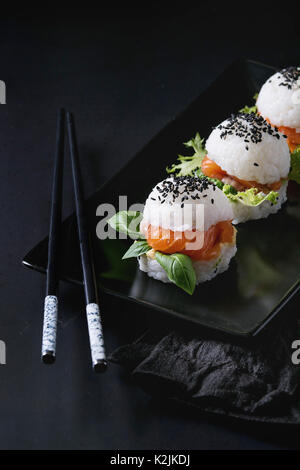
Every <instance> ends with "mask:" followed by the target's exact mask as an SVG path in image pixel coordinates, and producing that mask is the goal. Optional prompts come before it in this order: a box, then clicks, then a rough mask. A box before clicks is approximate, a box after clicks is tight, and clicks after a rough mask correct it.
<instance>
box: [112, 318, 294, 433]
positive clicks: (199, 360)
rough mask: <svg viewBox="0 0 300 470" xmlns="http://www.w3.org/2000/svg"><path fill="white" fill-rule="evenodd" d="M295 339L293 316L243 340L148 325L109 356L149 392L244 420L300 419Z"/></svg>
mask: <svg viewBox="0 0 300 470" xmlns="http://www.w3.org/2000/svg"><path fill="white" fill-rule="evenodd" d="M297 339H299V340H300V321H299V320H297V319H294V320H293V321H289V322H281V324H280V325H279V327H277V329H276V332H275V333H274V331H273V330H270V332H269V333H268V334H265V335H264V336H263V337H262V339H261V340H259V341H253V342H252V343H251V342H247V344H240V343H239V344H236V343H234V342H232V341H230V340H228V339H224V340H216V339H214V338H213V337H210V338H209V337H208V338H207V337H205V339H203V338H201V336H200V335H195V334H192V333H191V332H181V331H180V332H179V331H178V330H174V331H170V332H167V333H165V332H159V331H158V330H157V329H156V328H153V327H152V328H150V329H149V330H147V331H146V333H144V334H143V335H142V336H141V337H140V338H138V339H137V340H136V341H134V342H133V343H132V344H127V345H125V346H122V347H120V348H118V349H117V350H116V351H114V352H113V354H112V355H111V356H110V360H111V361H112V362H115V363H118V364H120V365H122V366H124V367H126V368H127V369H128V370H129V371H130V372H131V374H132V376H133V377H134V379H135V380H136V381H137V382H138V384H139V385H140V386H142V387H143V388H144V389H145V390H146V391H148V392H149V393H150V394H152V395H156V396H160V397H163V398H170V399H175V400H180V402H185V403H187V404H189V405H193V406H195V407H198V408H200V409H201V410H203V411H206V412H210V413H218V414H222V415H227V416H230V417H236V418H241V419H245V420H251V421H261V422H268V423H282V424H299V423H300V385H299V384H300V364H299V365H296V364H293V362H292V354H293V352H295V350H293V349H292V343H293V342H294V341H295V340H297ZM299 357H300V354H299Z"/></svg>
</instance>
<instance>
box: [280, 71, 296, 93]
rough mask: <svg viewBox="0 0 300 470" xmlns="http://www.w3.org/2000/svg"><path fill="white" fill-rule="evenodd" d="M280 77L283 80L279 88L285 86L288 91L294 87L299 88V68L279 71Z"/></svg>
mask: <svg viewBox="0 0 300 470" xmlns="http://www.w3.org/2000/svg"><path fill="white" fill-rule="evenodd" d="M280 75H281V76H282V78H283V80H282V82H280V83H279V86H285V87H287V88H288V89H289V90H291V89H292V88H294V87H295V85H296V86H297V85H298V87H299V82H298V80H299V79H300V67H287V68H285V69H283V70H281V71H280ZM280 78H281V77H280Z"/></svg>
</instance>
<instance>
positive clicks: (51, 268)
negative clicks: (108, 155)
mask: <svg viewBox="0 0 300 470" xmlns="http://www.w3.org/2000/svg"><path fill="white" fill-rule="evenodd" d="M64 131H65V111H64V110H63V109H60V110H59V112H58V116H57V130H56V148H55V158H54V173H53V183H52V200H51V215H50V231H49V242H48V264H47V281H46V296H45V303H44V323H43V340H42V360H43V362H45V363H46V364H52V363H53V362H54V361H55V355H56V330H57V308H58V298H57V290H58V263H59V244H60V227H61V212H62V190H63V165H64Z"/></svg>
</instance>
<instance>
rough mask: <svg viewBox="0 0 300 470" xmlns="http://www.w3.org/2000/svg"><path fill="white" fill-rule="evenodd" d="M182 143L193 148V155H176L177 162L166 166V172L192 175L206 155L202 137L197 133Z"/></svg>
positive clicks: (177, 174)
mask: <svg viewBox="0 0 300 470" xmlns="http://www.w3.org/2000/svg"><path fill="white" fill-rule="evenodd" d="M184 145H185V146H186V147H188V148H192V149H193V150H194V155H191V156H189V157H184V156H183V155H178V161H179V163H177V164H176V163H174V164H173V165H172V166H171V168H166V171H167V173H176V176H188V175H190V176H194V174H195V173H194V172H195V171H197V170H199V169H200V168H201V163H202V160H203V158H204V157H205V155H206V150H205V147H204V139H202V138H201V137H200V135H199V134H198V133H197V134H196V135H195V137H194V138H193V139H191V140H189V141H188V142H185V143H184Z"/></svg>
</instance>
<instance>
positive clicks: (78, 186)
mask: <svg viewBox="0 0 300 470" xmlns="http://www.w3.org/2000/svg"><path fill="white" fill-rule="evenodd" d="M67 126H68V133H69V144H70V154H71V161H72V173H73V184H74V193H75V205H76V216H77V226H78V235H79V244H80V255H81V265H82V272H83V282H84V292H85V300H86V315H87V323H88V330H89V338H90V347H91V356H92V364H93V368H94V370H95V371H96V372H103V371H104V370H105V369H106V367H107V362H106V356H105V348H104V340H103V332H102V325H101V318H100V310H99V305H98V300H97V288H96V280H95V272H94V263H93V257H92V252H91V245H90V240H89V232H88V225H87V220H86V216H85V208H84V193H83V186H82V178H81V172H80V163H79V153H78V146H77V139H76V130H75V123H74V117H73V114H71V113H69V112H68V113H67Z"/></svg>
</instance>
